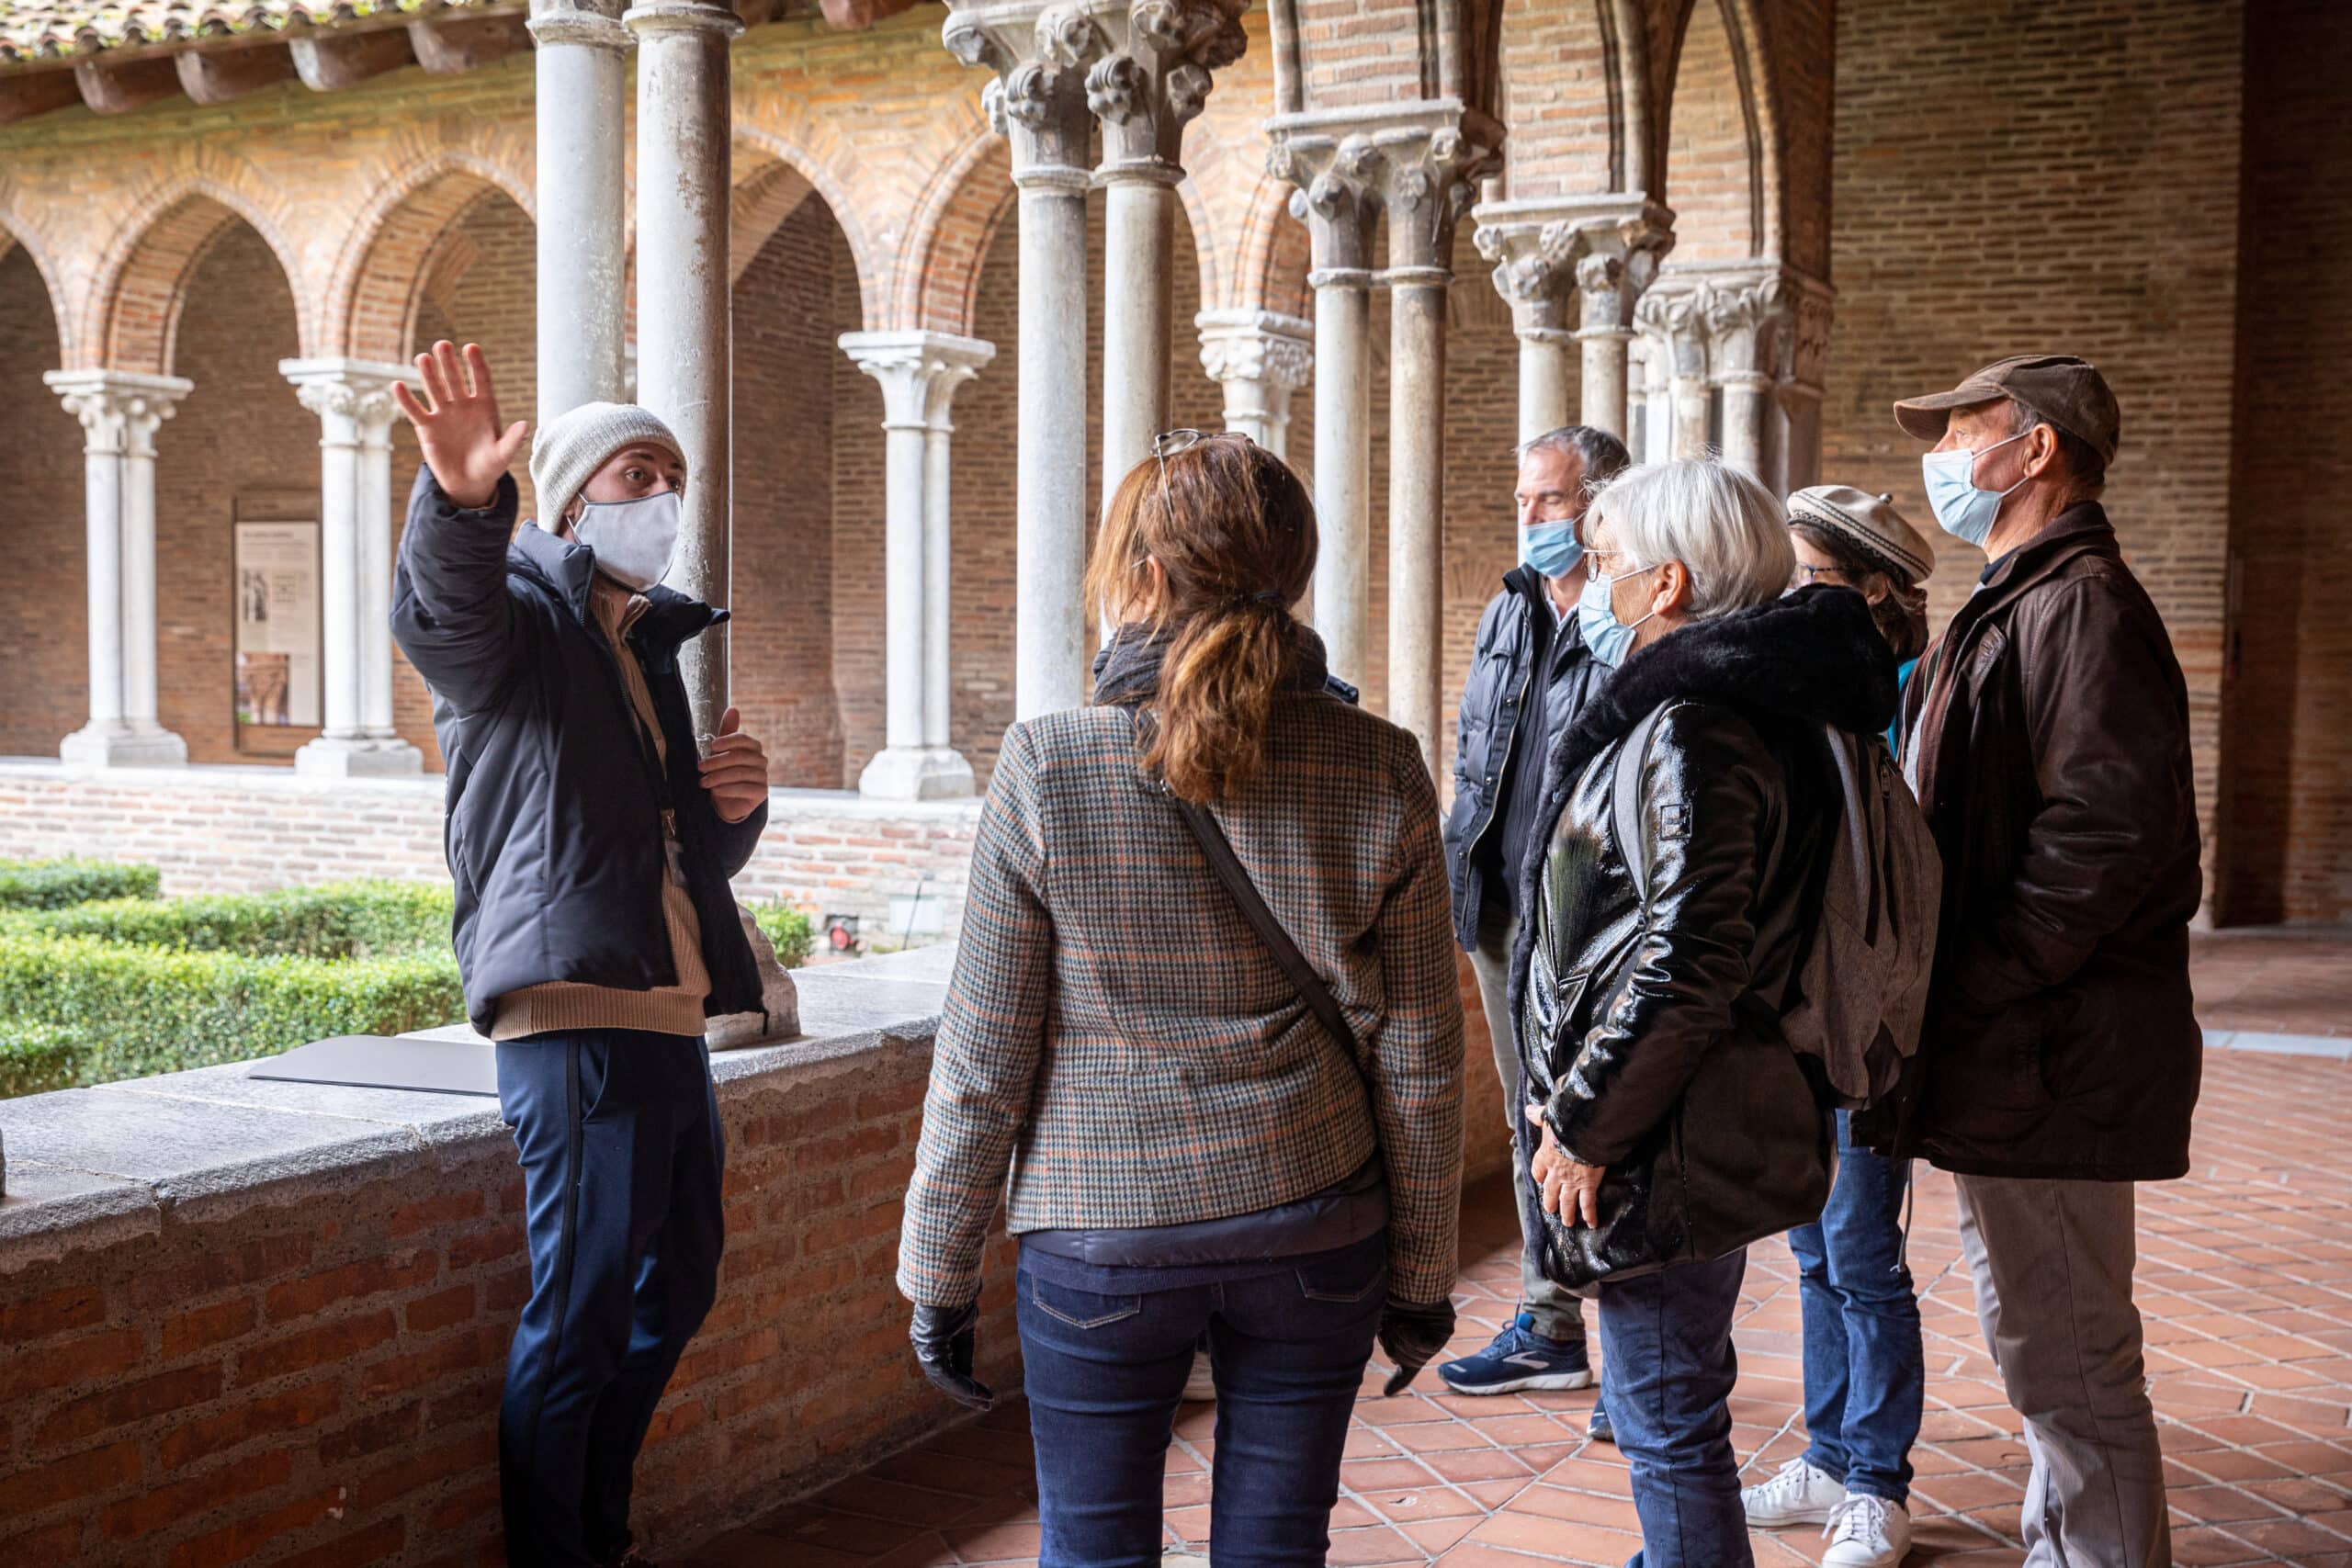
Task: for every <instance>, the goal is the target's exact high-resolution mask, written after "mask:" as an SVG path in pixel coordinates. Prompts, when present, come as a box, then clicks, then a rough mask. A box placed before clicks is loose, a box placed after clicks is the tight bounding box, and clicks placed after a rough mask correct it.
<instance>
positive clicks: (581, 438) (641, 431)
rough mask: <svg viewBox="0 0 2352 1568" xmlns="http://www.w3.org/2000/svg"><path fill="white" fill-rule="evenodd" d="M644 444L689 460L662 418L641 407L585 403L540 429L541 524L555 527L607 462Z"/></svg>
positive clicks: (536, 444) (536, 450) (537, 484)
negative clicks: (629, 449) (615, 455)
mask: <svg viewBox="0 0 2352 1568" xmlns="http://www.w3.org/2000/svg"><path fill="white" fill-rule="evenodd" d="M640 442H643V443H648V444H650V445H652V446H659V447H661V448H662V450H663V451H665V452H674V453H676V454H677V457H678V461H680V462H682V463H683V462H684V461H685V460H686V454H685V449H684V448H683V447H681V446H679V445H678V438H677V437H676V436H674V435H673V434H670V427H669V426H668V425H666V424H664V423H662V420H661V416H660V415H658V414H656V413H654V412H653V411H652V410H650V409H642V408H639V407H638V406H637V405H636V404H635V403H582V404H581V405H580V406H579V407H578V408H576V409H572V410H570V411H568V412H564V413H560V414H558V415H556V416H555V417H554V418H553V419H551V420H549V421H548V422H547V423H545V424H543V425H541V426H539V428H538V429H537V431H536V432H535V433H533V434H532V436H531V488H532V489H533V490H536V491H538V494H539V523H540V525H541V526H543V527H547V528H550V529H551V528H553V527H554V526H555V525H556V524H557V523H558V522H559V521H560V520H561V518H562V516H563V514H564V513H566V512H568V511H570V510H571V499H572V497H574V496H576V495H578V494H579V493H580V491H581V490H582V488H583V487H584V486H585V485H586V484H587V483H588V481H589V480H590V479H594V477H595V474H596V470H597V469H598V468H603V467H604V466H605V459H606V458H608V457H611V456H612V455H613V454H614V453H616V452H617V451H619V450H620V449H621V448H622V447H624V446H635V445H637V444H638V443H640Z"/></svg>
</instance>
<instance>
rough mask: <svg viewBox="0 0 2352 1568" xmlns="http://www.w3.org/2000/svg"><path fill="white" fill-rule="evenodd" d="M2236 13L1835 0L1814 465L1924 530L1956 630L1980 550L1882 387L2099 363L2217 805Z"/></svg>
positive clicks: (2159, 6)
mask: <svg viewBox="0 0 2352 1568" xmlns="http://www.w3.org/2000/svg"><path fill="white" fill-rule="evenodd" d="M2241 27H2242V18H2241V14H2240V10H2239V7H2238V6H2236V5H2234V4H2215V3H2213V0H2131V3H2128V4H2127V3H2125V0H2050V3H2048V4H2043V5H2039V6H2031V7H2028V8H2024V9H2016V10H2001V11H1987V10H1984V9H1981V8H1980V9H1974V10H1971V9H1964V8H1954V7H1952V6H1947V5H1944V4H1941V3H1940V0H1880V3H1878V4H1873V5H1868V6H1840V7H1838V95H1837V106H1838V118H1837V129H1836V134H1837V143H1838V163H1837V179H1836V195H1835V211H1836V236H1835V239H1836V243H1835V255H1836V258H1837V259H1836V282H1837V285H1838V299H1837V305H1836V310H1837V319H1836V324H1835V327H1834V330H1833V333H1832V336H1831V341H1830V348H1829V359H1828V367H1827V373H1826V379H1827V395H1826V401H1825V403H1824V405H1823V410H1822V422H1823V442H1822V447H1823V452H1822V479H1824V481H1825V482H1830V483H1843V484H1852V485H1858V486H1860V487H1861V488H1863V489H1865V490H1870V491H1891V492H1893V494H1894V500H1895V504H1896V505H1897V506H1898V507H1900V508H1901V509H1902V510H1903V512H1904V513H1905V515H1907V516H1909V517H1910V518H1912V519H1913V520H1914V521H1915V522H1916V523H1917V524H1919V525H1921V526H1922V528H1923V529H1924V531H1926V532H1927V533H1928V534H1929V535H1930V536H1931V537H1932V538H1933V541H1934V543H1935V544H1936V547H1937V549H1938V559H1939V570H1937V572H1936V574H1935V577H1934V579H1933V581H1931V583H1930V585H1929V587H1930V592H1931V597H1932V601H1933V606H1934V614H1935V618H1936V620H1937V622H1938V624H1940V623H1941V622H1942V620H1943V619H1944V618H1945V617H1947V616H1949V615H1950V614H1951V609H1952V607H1953V606H1954V605H1955V604H1958V603H1959V602H1960V600H1961V599H1962V597H1964V596H1965V594H1966V593H1967V592H1968V589H1969V587H1970V585H1971V584H1972V583H1973V581H1974V580H1975V577H1976V574H1977V572H1978V570H1980V569H1981V566H1982V561H1983V558H1982V557H1981V556H1979V555H1978V554H1977V553H1976V552H1974V551H1973V550H1971V549H1969V548H1967V547H1964V546H1962V545H1960V544H1958V543H1956V542H1954V541H1953V540H1951V539H1950V538H1949V537H1948V536H1944V535H1942V534H1940V533H1939V532H1937V531H1936V529H1935V527H1934V525H1933V522H1932V520H1931V518H1930V514H1929V513H1928V508H1927V505H1926V502H1925V501H1924V499H1923V497H1922V494H1921V491H1920V483H1919V447H1918V446H1917V443H1915V442H1913V441H1911V440H1909V439H1908V438H1906V437H1905V436H1904V435H1903V434H1902V433H1901V432H1900V431H1898V430H1896V429H1895V427H1894V421H1893V419H1892V417H1891V416H1890V415H1889V413H1888V412H1887V410H1888V405H1889V404H1890V403H1891V402H1892V401H1893V400H1894V399H1896V398H1898V397H1902V396H1905V394H1909V393H1915V392H1917V391H1920V390H1924V389H1942V388H1946V387H1950V386H1951V385H1952V384H1953V383H1954V382H1955V381H1957V380H1958V379H1959V378H1961V377H1962V376H1963V375H1965V374H1966V373H1967V372H1968V371H1969V370H1970V369H1972V368H1973V367H1976V366H1978V365H1982V364H1984V363H1985V362H1986V361H1988V360H1992V359H1995V358H1998V357H1999V356H2001V355H2007V354H2017V353H2024V352H2030V351H2033V350H2037V349H2049V350H2054V351H2059V352H2070V353H2076V354H2081V355H2085V356H2086V357H2087V358H2089V359H2091V360H2092V361H2094V362H2095V363H2097V364H2098V366H2099V367H2100V368H2101V369H2102V370H2103V371H2104V372H2105V373H2106V375H2107V378H2108V379H2109V382H2110V383H2111V384H2112V385H2113V387H2114V389H2115V393H2116V396H2117V398H2118V399H2119V400H2120V401H2121V403H2122V407H2123V446H2122V452H2121V455H2120V457H2119V459H2118V460H2117V462H2116V464H2115V466H2114V467H2113V468H2112V469H2111V470H2110V472H2109V481H2110V482H2109V486H2108V491H2107V496H2106V502H2107V507H2108V510H2109V513H2110V514H2111V515H2112V516H2113V518H2114V520H2115V524H2116V527H2117V529H2118V531H2119V533H2120V535H2121V536H2122V541H2123V547H2124V551H2125V554H2126V556H2127V557H2128V558H2129V559H2130V560H2131V565H2132V567H2133V569H2134V570H2136V571H2138V572H2139V573H2140V575H2141V577H2142V579H2143V581H2145V582H2146V583H2147V585H2148V588H2149V591H2150V592H2151V593H2153V594H2154V598H2155V602H2156V604H2157V607H2158V608H2159V609H2160V610H2161V611H2162V612H2163V614H2164V616H2165V624H2166V626H2167V627H2168V628H2169V629H2170V631H2171V634H2172V640H2173V646H2174V648H2175V649H2176V650H2177V652H2178V654H2179V656H2180V660H2181V664H2182V666H2183V668H2184V669H2185V670H2186V671H2187V673H2188V687H2189V695H2190V704H2191V717H2192V734H2193V737H2194V739H2195V742H2196V748H2197V790H2198V798H2199V808H2200V810H2202V811H2204V812H2206V813H2207V814H2208V819H2209V820H2210V812H2211V805H2212V802H2213V798H2214V780H2215V758H2216V755H2217V745H2216V742H2217V739H2218V725H2217V722H2216V721H2217V716H2218V710H2219V705H2220V696H2221V654H2222V600H2223V559H2222V558H2223V551H2224V546H2225V541H2226V538H2227V536H2228V519H2229V505H2230V502H2229V496H2230V482H2231V461H2232V458H2231V452H2232V438H2233V432H2232V412H2233V393H2232V379H2233V336H2234V334H2233V317H2234V312H2235V310H2236V298H2237V286H2238V279H2237V255H2238V225H2237V187H2238V113H2239V73H2240V48H2239V43H2240V31H2241ZM2248 434H2249V435H2252V434H2254V433H2251V432H2249V433H2248ZM2210 859H2211V857H2210V856H2209V870H2210Z"/></svg>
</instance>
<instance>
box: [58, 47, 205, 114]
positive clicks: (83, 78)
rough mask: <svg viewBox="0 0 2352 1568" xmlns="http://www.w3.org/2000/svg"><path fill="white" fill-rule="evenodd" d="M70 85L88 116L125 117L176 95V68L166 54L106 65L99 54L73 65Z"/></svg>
mask: <svg viewBox="0 0 2352 1568" xmlns="http://www.w3.org/2000/svg"><path fill="white" fill-rule="evenodd" d="M74 85H76V86H78V87H79V88H81V90H82V101H83V102H84V103H85V104H87V105H89V106H90V112H91V113H92V114H129V113H130V111H131V110H133V109H142V108H145V107H147V106H148V105H149V104H152V103H155V102H158V101H160V100H162V99H164V98H175V97H178V96H179V95H180V73H179V68H178V67H177V66H175V65H174V64H173V63H172V59H171V57H170V56H169V55H150V56H148V57H147V58H145V59H143V60H126V61H121V62H108V61H107V58H106V56H105V55H103V54H101V55H98V56H96V57H95V58H93V59H89V60H85V61H83V62H81V63H80V64H78V65H76V66H74Z"/></svg>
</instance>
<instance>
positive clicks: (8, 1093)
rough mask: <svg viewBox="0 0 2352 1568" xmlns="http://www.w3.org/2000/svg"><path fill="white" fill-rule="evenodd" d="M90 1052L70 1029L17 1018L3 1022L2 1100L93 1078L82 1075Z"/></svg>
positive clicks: (0, 1029)
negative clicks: (86, 1057) (84, 1063)
mask: <svg viewBox="0 0 2352 1568" xmlns="http://www.w3.org/2000/svg"><path fill="white" fill-rule="evenodd" d="M85 1055H87V1050H86V1047H85V1043H84V1042H83V1039H82V1037H81V1036H80V1035H79V1034H76V1033H74V1032H73V1031H72V1030H70V1029H60V1028H58V1027H56V1026H55V1025H53V1024H46V1023H26V1022H22V1021H17V1020H15V1019H11V1020H9V1021H6V1022H5V1023H0V1100H13V1099H15V1098H16V1097H17V1095H20V1094H47V1093H48V1092H49V1091H50V1090H51V1089H72V1088H73V1087H74V1085H76V1084H80V1083H85V1082H87V1081H89V1080H87V1079H86V1078H85V1077H83V1076H82V1062H83V1058H84V1056H85Z"/></svg>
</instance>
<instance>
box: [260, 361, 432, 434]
mask: <svg viewBox="0 0 2352 1568" xmlns="http://www.w3.org/2000/svg"><path fill="white" fill-rule="evenodd" d="M277 373H278V374H279V375H281V376H283V377H285V378H287V379H288V381H291V382H293V383H294V395H295V397H296V398H297V399H298V400H300V402H301V404H302V406H303V407H304V408H306V409H309V410H310V411H311V412H312V413H314V414H317V415H318V416H319V418H320V420H321V421H322V423H325V424H326V427H327V428H326V434H325V438H326V439H327V440H328V441H329V442H334V441H337V440H347V441H350V442H354V443H358V442H376V441H381V440H382V439H383V438H384V437H385V435H386V434H388V433H389V432H390V429H391V427H392V420H393V417H394V416H395V415H396V414H397V412H399V410H398V406H397V405H396V404H395V403H394V402H393V401H392V387H393V385H394V384H395V383H396V382H401V381H405V382H407V383H408V384H409V385H410V386H412V387H414V386H417V385H419V384H420V382H419V378H418V377H417V373H416V372H415V371H414V370H413V369H411V368H410V367H407V366H405V365H381V364H378V363H376V362H374V361H372V360H366V359H281V360H279V361H278V362H277ZM345 420H347V421H349V422H350V424H349V426H348V429H347V432H346V431H344V430H338V429H336V428H335V426H336V423H337V422H338V421H345Z"/></svg>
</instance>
